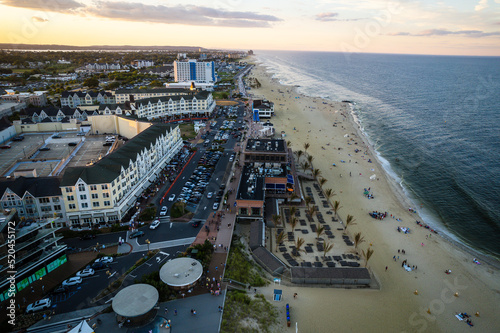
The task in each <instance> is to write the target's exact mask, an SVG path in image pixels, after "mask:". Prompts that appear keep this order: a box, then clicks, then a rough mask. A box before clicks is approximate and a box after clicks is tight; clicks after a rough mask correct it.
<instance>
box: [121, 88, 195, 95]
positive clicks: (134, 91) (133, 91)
mask: <svg viewBox="0 0 500 333" xmlns="http://www.w3.org/2000/svg"><path fill="white" fill-rule="evenodd" d="M167 92H170V93H186V94H189V93H190V91H189V90H187V89H184V88H151V89H118V90H116V91H115V95H117V94H151V93H167Z"/></svg>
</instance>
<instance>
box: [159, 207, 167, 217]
mask: <svg viewBox="0 0 500 333" xmlns="http://www.w3.org/2000/svg"><path fill="white" fill-rule="evenodd" d="M167 211H168V208H167V206H163V207H161V211H160V216H167Z"/></svg>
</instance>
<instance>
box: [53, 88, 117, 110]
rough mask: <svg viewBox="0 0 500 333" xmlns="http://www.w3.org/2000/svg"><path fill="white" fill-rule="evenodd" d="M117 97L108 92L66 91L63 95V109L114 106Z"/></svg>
mask: <svg viewBox="0 0 500 333" xmlns="http://www.w3.org/2000/svg"><path fill="white" fill-rule="evenodd" d="M114 103H115V97H114V96H113V94H111V93H109V92H106V91H98V92H95V91H88V92H85V91H64V92H63V93H62V94H61V107H65V106H69V107H70V108H76V107H78V106H80V105H96V104H114Z"/></svg>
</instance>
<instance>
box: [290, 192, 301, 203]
mask: <svg viewBox="0 0 500 333" xmlns="http://www.w3.org/2000/svg"><path fill="white" fill-rule="evenodd" d="M298 197H299V196H298V195H297V193H295V192H292V194H290V198H289V199H290V201H293V200H295V199H297V198H298Z"/></svg>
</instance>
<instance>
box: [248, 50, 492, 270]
mask: <svg viewBox="0 0 500 333" xmlns="http://www.w3.org/2000/svg"><path fill="white" fill-rule="evenodd" d="M255 66H258V67H261V68H263V69H264V71H265V73H266V75H267V76H268V79H270V80H272V81H274V82H277V83H278V84H279V85H281V86H283V87H287V88H288V89H291V90H294V92H295V93H296V94H297V95H299V96H301V97H302V98H312V99H321V100H323V101H326V102H328V103H329V104H330V103H331V104H337V103H339V104H347V105H348V106H349V111H348V112H346V114H347V117H346V118H347V120H348V121H349V122H350V123H351V126H352V127H353V129H354V130H355V131H356V135H357V136H358V137H359V138H361V139H362V141H363V144H364V145H365V148H366V149H368V150H369V151H370V152H371V156H373V157H374V161H376V163H377V165H378V166H379V168H380V169H381V170H383V172H382V173H383V175H384V177H385V179H386V181H387V182H388V183H389V185H391V186H392V190H393V192H394V194H395V195H396V198H398V200H399V201H400V204H401V205H403V206H406V207H417V206H418V204H417V203H416V202H413V200H412V198H411V196H410V195H409V194H408V193H406V192H407V191H410V190H409V189H406V188H405V187H404V186H403V185H401V184H400V183H398V179H396V178H395V177H398V178H399V176H398V175H397V174H396V172H395V171H394V170H393V169H392V166H391V164H390V162H389V161H387V160H386V161H387V163H388V165H389V168H391V170H392V172H393V173H394V176H393V175H391V174H390V172H389V171H388V170H386V168H385V167H384V165H383V163H382V162H381V161H380V158H381V157H382V155H381V153H380V152H379V151H377V150H376V148H375V147H374V146H373V144H372V143H371V142H370V137H369V135H368V133H366V132H365V131H363V130H362V124H361V120H360V119H359V117H357V116H356V115H355V112H356V111H355V109H354V105H355V101H350V103H347V102H342V101H335V100H332V99H330V98H331V97H330V96H328V97H321V96H311V95H307V94H304V93H302V92H300V89H299V88H300V87H301V86H300V85H286V84H283V83H282V80H280V79H279V78H278V77H276V75H277V74H276V73H271V72H269V69H268V67H266V66H264V65H263V62H262V61H260V60H259V62H258V63H256V64H255ZM352 102H354V103H352ZM382 158H383V157H382ZM416 215H417V216H418V219H419V221H422V222H423V223H424V224H425V225H428V226H429V227H431V229H434V230H436V231H438V234H437V235H438V236H439V237H441V238H442V239H443V240H445V241H447V242H449V243H450V244H451V245H453V246H455V247H457V248H458V249H460V250H462V251H464V252H467V253H469V254H470V255H471V257H476V258H479V259H480V261H481V262H483V263H487V264H488V265H490V266H492V267H494V268H495V269H498V270H500V257H497V256H495V255H493V254H488V253H485V252H483V251H481V250H480V249H477V248H475V247H474V246H473V245H471V244H468V243H467V242H465V241H464V240H463V239H460V238H459V237H458V236H457V235H455V234H453V232H452V231H451V230H450V229H448V228H446V226H445V225H444V224H443V223H441V222H439V221H438V222H436V224H437V225H435V224H434V223H433V222H435V221H426V219H425V218H423V217H422V216H421V215H420V210H419V209H417V214H416ZM431 218H432V217H431Z"/></svg>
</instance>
